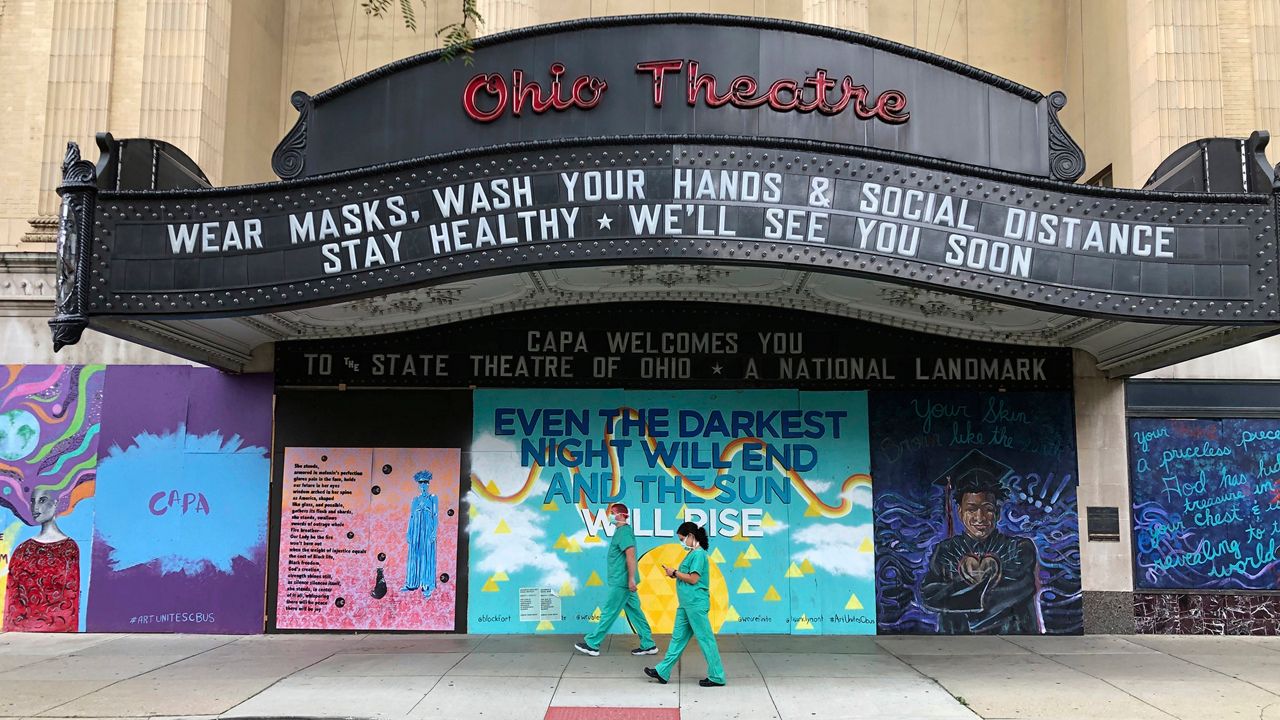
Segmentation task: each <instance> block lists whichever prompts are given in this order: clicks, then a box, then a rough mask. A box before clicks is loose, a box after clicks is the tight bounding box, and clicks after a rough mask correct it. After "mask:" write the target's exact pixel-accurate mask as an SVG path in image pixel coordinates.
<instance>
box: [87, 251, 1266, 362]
mask: <svg viewBox="0 0 1280 720" xmlns="http://www.w3.org/2000/svg"><path fill="white" fill-rule="evenodd" d="M628 301H684V302H689V301H696V302H711V303H726V304H736V305H740V306H742V307H743V309H744V311H745V310H746V309H747V308H749V307H752V306H756V307H781V308H790V309H795V310H803V311H809V312H818V313H823V314H827V315H832V316H836V317H847V318H850V319H854V320H862V321H867V322H874V323H878V324H882V325H888V326H892V327H897V328H902V329H907V330H913V331H917V332H922V333H928V334H933V335H941V336H946V337H953V338H961V339H967V340H976V341H982V342H992V343H1002V344H1014V345H1032V346H1040V347H1070V348H1078V349H1081V350H1084V351H1086V352H1088V353H1090V354H1091V355H1093V356H1094V357H1096V358H1098V361H1099V366H1100V368H1101V369H1103V370H1104V371H1105V372H1107V373H1108V374H1110V375H1112V376H1126V375H1132V374H1136V373H1140V372H1145V371H1148V370H1152V369H1156V368H1159V367H1163V366H1165V365H1169V364H1171V363H1174V362H1179V361H1181V360H1185V359H1189V358H1192V357H1197V356H1200V355H1204V354H1207V353H1210V352H1215V351H1217V350H1221V349H1226V348H1229V347H1233V346H1235V345H1239V344H1242V343H1245V342H1248V341H1250V340H1253V339H1256V338H1259V337H1262V336H1265V335H1267V334H1270V332H1273V330H1271V329H1268V328H1266V327H1246V328H1237V327H1220V326H1219V327H1202V326H1187V325H1172V324H1157V323H1139V322H1126V321H1117V320H1114V319H1096V318H1085V317H1080V316H1076V315H1068V314H1063V313H1054V312H1048V311H1044V310H1035V309H1030V308H1026V307H1021V306H1017V305H1010V304H1006V303H1000V302H996V301H993V300H990V299H983V298H973V297H967V296H962V295H958V294H954V293H948V292H941V291H938V290H933V289H923V288H917V287H913V286H909V285H901V284H893V283H887V282H880V281H874V280H866V279H859V278H852V277H848V276H840V275H829V274H823V273H817V272H802V271H796V270H787V269H781V268H769V267H756V266H726V265H703V264H644V265H625V266H624V265H614V266H599V267H596V266H592V267H574V268H555V269H544V270H539V271H532V272H523V273H512V274H508V275H496V276H488V277H483V278H477V279H473V280H466V281H460V282H453V283H447V284H441V285H434V286H431V287H423V288H417V289H411V290H406V291H402V292H396V293H390V294H387V295H381V296H376V297H369V298H363V299H359V300H353V301H348V302H341V303H334V304H330V305H322V306H318V307H312V308H308V309H302V310H291V311H282V312H275V313H263V314H258V315H246V316H240V317H233V318H216V319H200V320H152V321H142V320H119V319H105V318H104V319H98V320H95V322H94V327H96V328H97V329H99V330H101V331H103V332H107V333H110V334H114V335H119V336H122V337H126V338H128V339H131V340H135V341H139V342H144V343H146V344H148V345H151V346H154V347H161V348H164V349H166V350H168V351H170V352H173V353H175V354H178V355H181V356H183V357H187V358H190V359H192V360H196V361H199V362H203V363H206V364H210V365H213V366H216V367H220V368H223V369H227V370H232V371H242V370H246V369H254V368H255V367H257V366H260V365H261V364H262V362H263V358H264V357H269V352H267V349H268V348H269V347H270V346H271V344H272V343H274V342H280V341H290V340H316V339H325V338H341V337H352V336H370V335H381V334H385V333H393V332H403V331H408V330H416V329H420V328H425V327H431V326H436V325H443V324H448V323H453V322H458V321H463V320H468V319H473V318H478V317H485V316H491V315H498V314H503V313H509V312H516V311H522V310H532V309H539V308H553V307H564V306H575V305H588V304H595V303H605V302H628ZM255 359H256V360H255Z"/></svg>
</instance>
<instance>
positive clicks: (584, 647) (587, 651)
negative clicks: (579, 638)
mask: <svg viewBox="0 0 1280 720" xmlns="http://www.w3.org/2000/svg"><path fill="white" fill-rule="evenodd" d="M573 649H574V650H577V651H578V652H580V653H582V654H583V655H590V656H591V657H599V656H600V648H593V647H591V646H590V645H588V644H586V643H584V642H580V643H574V644H573Z"/></svg>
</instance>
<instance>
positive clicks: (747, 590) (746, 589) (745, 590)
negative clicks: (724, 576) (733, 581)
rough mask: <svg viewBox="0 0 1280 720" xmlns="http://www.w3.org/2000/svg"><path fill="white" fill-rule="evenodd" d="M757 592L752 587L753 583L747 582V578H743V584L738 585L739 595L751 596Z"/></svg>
mask: <svg viewBox="0 0 1280 720" xmlns="http://www.w3.org/2000/svg"><path fill="white" fill-rule="evenodd" d="M755 591H756V589H755V588H753V587H751V583H749V582H747V579H746V578H742V582H740V583H738V594H739V595H750V594H752V593H754V592H755Z"/></svg>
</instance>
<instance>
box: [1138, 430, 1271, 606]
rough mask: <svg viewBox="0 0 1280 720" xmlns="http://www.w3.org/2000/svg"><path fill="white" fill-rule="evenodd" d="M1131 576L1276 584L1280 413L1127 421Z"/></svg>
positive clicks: (1175, 582) (1149, 581)
mask: <svg viewBox="0 0 1280 720" xmlns="http://www.w3.org/2000/svg"><path fill="white" fill-rule="evenodd" d="M1129 477H1130V484H1131V487H1132V492H1133V544H1134V583H1135V585H1137V587H1139V588H1150V589H1213V590H1274V589H1276V588H1277V587H1278V586H1280V582H1277V580H1278V577H1277V575H1278V573H1280V557H1278V556H1280V487H1277V485H1276V481H1277V480H1280V420H1265V419H1223V420H1165V419H1148V418H1137V419H1133V420H1130V421H1129Z"/></svg>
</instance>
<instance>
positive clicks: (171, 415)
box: [88, 366, 273, 633]
mask: <svg viewBox="0 0 1280 720" xmlns="http://www.w3.org/2000/svg"><path fill="white" fill-rule="evenodd" d="M272 392H273V387H272V379H271V376H269V375H246V376H231V375H225V374H223V373H220V372H218V371H216V370H211V369H207V368H193V367H185V366H112V367H110V368H108V370H107V379H106V397H107V399H108V403H107V406H106V409H105V410H104V412H103V440H102V452H101V467H100V469H99V483H98V485H99V488H98V499H97V503H98V512H97V518H96V522H95V526H94V546H93V553H94V569H93V582H92V587H93V591H92V594H91V597H90V602H89V612H88V621H89V622H88V626H89V629H90V630H92V631H94V632H187V633H191V632H195V633H256V632H262V630H263V622H262V617H263V608H264V604H265V583H266V534H267V504H268V493H269V487H270V473H271V460H270V453H269V451H268V449H267V448H269V447H270V440H271V397H272Z"/></svg>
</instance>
